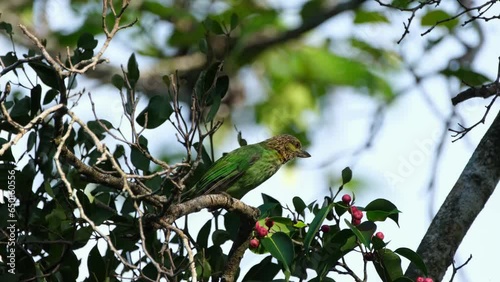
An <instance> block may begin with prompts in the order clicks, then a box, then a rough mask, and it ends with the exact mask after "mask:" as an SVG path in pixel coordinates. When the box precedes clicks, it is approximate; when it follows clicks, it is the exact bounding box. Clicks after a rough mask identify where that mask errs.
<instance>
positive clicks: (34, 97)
mask: <svg viewBox="0 0 500 282" xmlns="http://www.w3.org/2000/svg"><path fill="white" fill-rule="evenodd" d="M41 99H42V86H40V84H37V85H36V86H35V87H33V88H32V89H31V118H34V117H35V116H36V115H37V113H38V111H39V110H40V108H41V106H40V101H41Z"/></svg>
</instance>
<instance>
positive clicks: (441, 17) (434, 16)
mask: <svg viewBox="0 0 500 282" xmlns="http://www.w3.org/2000/svg"><path fill="white" fill-rule="evenodd" d="M452 17H453V16H452V15H450V14H448V13H447V12H445V11H443V10H431V11H429V12H428V13H427V14H425V15H424V16H423V17H422V19H421V22H420V24H421V25H422V26H434V25H436V24H438V22H442V23H440V24H439V25H443V26H445V27H446V28H447V29H448V30H452V29H453V28H454V27H456V26H457V24H458V18H454V19H451V18H452ZM448 19H450V20H448Z"/></svg>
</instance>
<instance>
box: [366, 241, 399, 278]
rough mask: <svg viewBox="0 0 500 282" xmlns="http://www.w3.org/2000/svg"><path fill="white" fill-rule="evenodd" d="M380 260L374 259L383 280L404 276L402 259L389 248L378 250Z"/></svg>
mask: <svg viewBox="0 0 500 282" xmlns="http://www.w3.org/2000/svg"><path fill="white" fill-rule="evenodd" d="M377 254H378V257H379V258H380V261H373V265H374V266H375V269H376V270H377V273H378V275H379V277H380V278H381V279H382V281H394V280H396V279H398V278H400V277H402V276H403V270H402V269H401V259H400V258H399V256H398V255H397V254H395V253H393V252H392V251H391V250H389V249H382V250H380V251H378V252H377Z"/></svg>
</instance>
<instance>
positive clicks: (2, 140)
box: [0, 137, 16, 162]
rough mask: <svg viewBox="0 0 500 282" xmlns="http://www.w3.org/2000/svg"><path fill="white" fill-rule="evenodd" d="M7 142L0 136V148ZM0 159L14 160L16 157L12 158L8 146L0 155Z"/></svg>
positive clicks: (3, 160)
mask: <svg viewBox="0 0 500 282" xmlns="http://www.w3.org/2000/svg"><path fill="white" fill-rule="evenodd" d="M5 143H7V140H5V139H4V138H1V137H0V148H1V147H2V146H3V144H5ZM0 161H2V162H15V161H16V159H14V155H12V150H11V148H9V149H8V150H7V151H5V153H3V155H1V156H0Z"/></svg>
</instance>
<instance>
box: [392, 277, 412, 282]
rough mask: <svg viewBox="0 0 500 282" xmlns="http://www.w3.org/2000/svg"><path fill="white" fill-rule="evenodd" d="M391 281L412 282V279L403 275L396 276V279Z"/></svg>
mask: <svg viewBox="0 0 500 282" xmlns="http://www.w3.org/2000/svg"><path fill="white" fill-rule="evenodd" d="M393 282H414V280H412V279H410V278H408V277H404V276H403V277H399V278H396V280H394V281H393Z"/></svg>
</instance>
